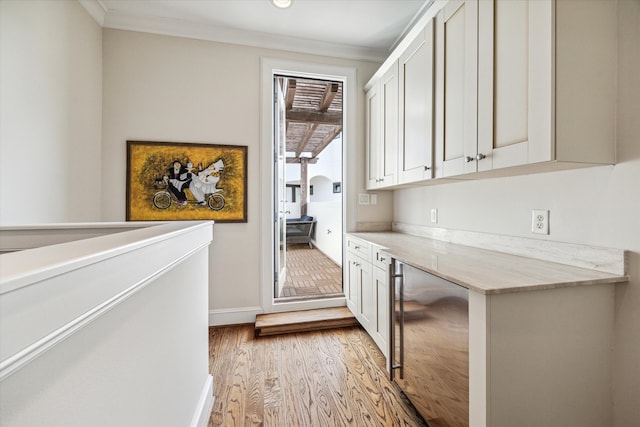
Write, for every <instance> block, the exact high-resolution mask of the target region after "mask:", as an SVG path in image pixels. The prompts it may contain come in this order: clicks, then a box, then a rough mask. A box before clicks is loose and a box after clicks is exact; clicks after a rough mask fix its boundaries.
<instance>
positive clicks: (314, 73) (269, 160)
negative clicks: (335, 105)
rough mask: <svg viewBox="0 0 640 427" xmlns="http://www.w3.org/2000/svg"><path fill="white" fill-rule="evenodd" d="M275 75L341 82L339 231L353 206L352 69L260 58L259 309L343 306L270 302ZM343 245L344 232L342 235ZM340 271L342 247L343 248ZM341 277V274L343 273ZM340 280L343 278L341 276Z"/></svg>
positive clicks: (338, 301) (337, 302) (339, 301)
mask: <svg viewBox="0 0 640 427" xmlns="http://www.w3.org/2000/svg"><path fill="white" fill-rule="evenodd" d="M275 74H284V75H295V76H300V77H308V78H312V79H319V78H320V79H327V80H336V81H342V82H343V85H344V88H343V102H344V108H343V116H344V120H343V128H342V129H343V130H342V132H343V136H342V138H343V144H342V147H343V153H342V156H343V162H342V168H343V170H342V176H343V177H344V178H343V180H344V182H343V185H342V194H343V200H342V223H343V230H349V229H352V228H353V227H351V226H350V225H351V224H352V222H353V220H352V218H351V217H352V214H351V215H350V214H349V213H353V212H354V209H355V205H354V206H351V204H354V202H353V201H354V200H355V199H356V197H354V195H352V194H351V193H350V192H351V191H352V190H351V187H350V186H349V183H350V182H354V179H355V168H346V165H347V164H348V163H349V159H354V158H355V157H356V156H355V153H356V147H355V145H356V144H355V143H354V141H356V137H357V131H356V113H355V112H356V106H357V90H356V85H357V81H356V69H355V68H353V67H341V66H334V65H326V64H320V63H305V62H297V61H290V60H285V59H277V58H265V57H263V58H261V63H260V86H261V87H260V91H261V97H260V174H261V177H262V179H260V215H259V217H260V289H261V292H262V309H263V311H264V312H265V313H273V312H279V311H295V310H307V309H313V308H325V307H339V306H344V305H346V302H345V298H344V297H339V298H323V299H320V300H313V301H292V302H279V303H278V304H274V301H273V278H274V271H273V269H274V266H273V255H274V254H273V239H274V235H273V233H274V232H273V228H274V227H273V223H272V215H273V208H272V201H273V192H274V188H273V179H272V177H273V172H274V171H273V148H272V144H273V141H272V137H273V105H272V102H273V76H274V75H275ZM342 247H343V248H344V233H343V236H342ZM342 258H343V262H342V265H343V272H344V265H345V263H344V250H343V255H342ZM343 278H344V274H343ZM343 280H344V279H343Z"/></svg>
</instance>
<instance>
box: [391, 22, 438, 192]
mask: <svg viewBox="0 0 640 427" xmlns="http://www.w3.org/2000/svg"><path fill="white" fill-rule="evenodd" d="M433 32H434V29H433V20H430V21H429V23H427V25H426V27H425V28H424V30H423V31H421V32H420V33H418V35H417V36H416V38H415V39H414V40H413V41H412V42H411V44H410V45H409V46H408V47H407V49H405V50H404V51H403V52H402V53H401V54H400V58H399V60H398V69H399V83H400V93H399V106H400V109H399V114H400V115H399V117H400V120H399V122H400V129H399V130H400V133H399V139H398V143H399V146H398V183H399V184H406V183H411V182H416V181H422V180H425V179H430V178H432V176H433V52H434V46H433Z"/></svg>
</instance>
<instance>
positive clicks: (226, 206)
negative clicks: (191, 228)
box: [126, 141, 247, 222]
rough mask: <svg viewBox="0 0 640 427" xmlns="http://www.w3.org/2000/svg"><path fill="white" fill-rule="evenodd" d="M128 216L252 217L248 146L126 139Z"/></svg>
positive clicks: (225, 219)
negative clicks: (248, 213) (248, 201)
mask: <svg viewBox="0 0 640 427" xmlns="http://www.w3.org/2000/svg"><path fill="white" fill-rule="evenodd" d="M126 197H127V214H126V218H127V221H171V220H180V221H185V220H214V221H216V222H247V146H244V145H220V144H196V143H183V142H178V143H176V142H151V141H127V196H126Z"/></svg>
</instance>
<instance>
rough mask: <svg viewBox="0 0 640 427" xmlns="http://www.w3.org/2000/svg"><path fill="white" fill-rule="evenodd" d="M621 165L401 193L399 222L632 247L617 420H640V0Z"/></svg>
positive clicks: (619, 332)
mask: <svg viewBox="0 0 640 427" xmlns="http://www.w3.org/2000/svg"><path fill="white" fill-rule="evenodd" d="M618 40H619V47H618V52H617V56H618V75H617V79H618V82H617V84H618V100H617V117H618V121H617V139H618V141H617V156H618V164H617V165H616V166H604V167H596V168H589V169H581V170H574V171H565V172H554V173H546V174H538V175H529V176H520V177H514V178H500V179H486V180H481V181H475V182H465V183H454V184H443V185H438V186H432V187H423V188H414V189H406V190H398V191H395V192H394V193H395V194H394V199H395V209H394V212H393V218H394V220H395V221H399V222H406V223H410V224H416V225H426V226H429V225H431V223H430V218H429V212H430V209H431V208H437V209H438V224H437V226H439V227H444V228H450V229H458V230H472V231H481V232H488V233H497V234H504V235H511V236H522V237H529V238H542V239H549V240H554V241H560V242H572V243H581V244H590V245H598V246H605V247H612V248H621V249H626V250H629V251H631V263H630V266H629V275H630V277H631V281H630V283H629V284H627V285H620V286H618V287H617V288H616V314H615V325H616V341H615V351H614V360H615V369H614V417H615V423H614V425H615V426H620V427H622V426H631V425H640V400H639V399H640V398H639V397H638V396H640V369H639V365H638V361H639V360H640V333H639V331H640V189H639V188H638V185H640V120H638V118H639V117H640V79H639V77H638V76H640V50H639V49H638V46H639V45H640V2H638V1H635V0H622V1H619V3H618ZM532 209H549V210H550V212H551V213H550V227H551V233H550V235H549V236H548V237H545V236H539V235H535V234H531V232H530V227H531V225H530V221H531V210H532Z"/></svg>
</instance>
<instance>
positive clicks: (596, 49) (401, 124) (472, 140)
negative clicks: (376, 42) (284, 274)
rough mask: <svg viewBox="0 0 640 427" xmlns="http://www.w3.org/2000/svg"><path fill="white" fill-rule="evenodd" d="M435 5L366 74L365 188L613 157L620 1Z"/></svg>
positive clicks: (481, 0) (476, 0)
mask: <svg viewBox="0 0 640 427" xmlns="http://www.w3.org/2000/svg"><path fill="white" fill-rule="evenodd" d="M432 7H437V8H438V9H437V10H436V9H434V10H430V9H428V10H427V12H426V13H425V16H423V17H422V18H421V19H420V21H419V22H418V24H417V25H416V27H415V28H413V29H412V30H411V31H410V36H409V37H408V38H406V39H405V40H403V41H402V42H401V43H400V45H399V47H398V49H397V50H396V51H394V52H393V54H392V58H390V59H389V60H388V61H387V62H385V64H384V65H383V68H382V69H381V70H379V72H378V73H376V77H374V80H372V82H370V83H369V85H368V87H371V88H372V92H370V95H371V97H370V98H369V97H368V104H371V105H373V103H375V102H377V103H378V104H376V105H377V107H376V108H378V110H375V109H374V108H373V107H371V108H370V109H369V112H368V113H367V119H368V120H369V123H373V124H374V125H375V124H377V125H378V127H376V128H375V129H373V128H372V129H369V127H370V126H368V135H369V134H370V136H369V139H368V141H369V140H370V141H369V144H371V145H372V147H371V149H370V153H371V155H370V156H368V161H369V162H370V163H375V165H376V166H375V168H377V169H375V168H373V166H372V167H371V168H370V169H368V174H369V176H368V183H369V185H368V186H367V188H382V187H390V186H401V185H403V184H413V183H425V184H426V183H428V182H429V181H432V178H436V180H434V181H436V182H437V181H438V179H442V178H450V179H454V180H455V179H474V178H480V177H485V176H509V175H518V174H523V173H536V172H545V171H552V170H561V169H570V168H578V167H585V166H593V165H600V164H614V163H615V144H616V136H615V97H616V88H615V82H616V52H617V46H616V43H617V42H616V35H617V28H616V6H615V2H613V1H611V0H589V1H575V0H449V1H436V2H435V3H434V5H433V6H432ZM394 58H395V59H394ZM396 70H397V71H396ZM387 73H390V74H387ZM394 73H395V74H394ZM393 76H395V78H393ZM396 80H397V87H396V86H395V84H396V83H395V81H396ZM387 85H388V87H386V86H387ZM374 88H375V89H374ZM394 90H397V93H396V92H393V91H394ZM395 95H397V104H396V105H397V111H396V110H394V108H393V105H394V104H395V102H396V101H395V97H394V96H395ZM375 97H377V98H375ZM392 113H393V114H392ZM395 113H397V115H396V114H395ZM396 126H397V131H396ZM374 127H375V126H374ZM396 135H397V140H395V139H394V137H395V136H396ZM373 141H378V142H377V144H378V145H375V144H376V143H374V142H373ZM380 141H384V142H380ZM396 144H397V145H396ZM374 146H375V147H377V148H375V149H374ZM396 164H397V169H393V165H396ZM374 169H375V174H370V173H369V171H370V170H374ZM387 171H393V172H394V173H393V174H391V175H389V174H388V173H387ZM391 176H392V177H391ZM450 179H445V180H442V181H440V182H447V181H449V180H450ZM376 180H377V181H376ZM382 182H384V183H383V184H382ZM373 185H375V186H373Z"/></svg>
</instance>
